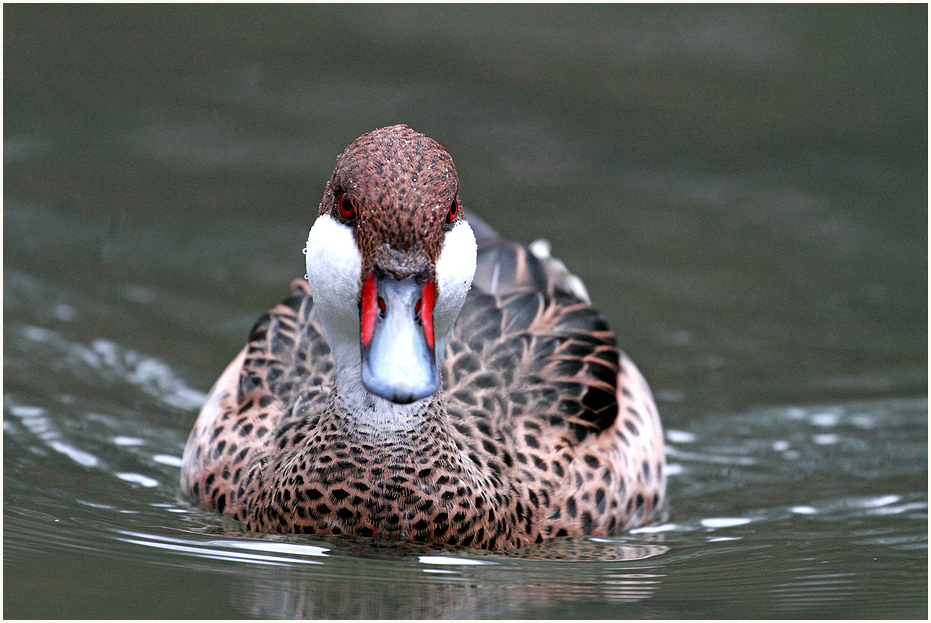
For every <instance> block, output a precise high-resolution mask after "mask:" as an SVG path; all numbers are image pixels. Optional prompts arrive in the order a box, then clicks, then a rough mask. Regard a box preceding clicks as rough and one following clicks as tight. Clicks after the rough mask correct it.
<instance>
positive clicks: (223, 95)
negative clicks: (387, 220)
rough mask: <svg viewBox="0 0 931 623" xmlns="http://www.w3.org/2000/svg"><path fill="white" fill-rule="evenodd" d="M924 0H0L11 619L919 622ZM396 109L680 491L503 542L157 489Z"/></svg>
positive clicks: (923, 575) (922, 586)
mask: <svg viewBox="0 0 931 623" xmlns="http://www.w3.org/2000/svg"><path fill="white" fill-rule="evenodd" d="M926 26H927V8H926V7H924V6H887V7H857V8H851V7H783V8H780V7H756V6H747V7H697V6H696V7H684V8H683V7H676V8H664V7H652V6H643V7H607V6H605V7H571V8H568V7H543V8H531V9H528V8H525V7H465V6H462V7H459V6H449V7H416V6H412V7H401V8H398V7H318V6H309V7H285V8H283V7H269V8H265V7H250V8H248V9H247V8H243V7H221V8H206V7H167V8H163V7H145V6H140V7H103V8H96V7H87V6H82V7H42V6H27V5H21V6H13V7H9V6H7V7H5V8H4V57H5V63H4V93H5V98H4V232H3V235H4V274H3V292H4V301H3V307H4V328H3V337H4V399H3V408H4V419H3V423H4V436H3V447H4V454H3V466H4V470H3V477H4V493H3V496H4V497H3V501H4V515H3V516H4V519H3V528H4V614H5V615H6V616H7V617H83V618H87V617H113V618H116V617H143V616H144V617H185V618H187V617H211V618H231V617H236V618H241V617H253V616H256V617H288V616H304V617H331V618H332V617H344V618H355V617H368V618H381V617H387V618H392V617H418V618H445V617H460V618H482V617H514V618H533V617H548V618H560V617H569V618H574V617H589V618H599V617H610V618H623V617H661V618H678V617H730V618H741V617H770V616H772V617H780V618H789V617H805V618H809V617H843V618H848V617H855V618H864V617H909V618H911V617H914V618H926V617H927V589H928V584H927V577H928V576H927V535H928V530H927V528H928V523H927V522H928V519H927V500H928V496H927V491H928V479H927V473H928V459H927V457H928V453H927V449H928V433H927V431H928V403H927V344H928V334H927V117H926V114H927V113H926V111H927V106H926V104H927V102H926V97H927V81H926V80H927V78H926V77H927V30H926ZM397 122H406V123H408V124H410V125H411V126H412V127H414V128H415V129H418V130H420V131H423V132H426V133H428V134H429V135H431V136H433V137H434V138H436V139H437V140H439V141H440V142H441V143H442V144H444V146H446V147H447V148H448V149H449V150H450V152H451V153H452V155H453V157H454V158H455V160H456V163H457V167H458V169H459V173H460V178H461V179H462V183H463V190H462V197H463V200H464V202H465V204H466V206H467V207H469V208H470V209H473V210H475V211H476V212H478V213H479V214H481V215H482V216H483V217H485V218H486V219H487V220H488V221H489V222H491V223H492V224H493V225H495V226H496V227H497V228H498V229H499V230H500V231H501V232H502V233H503V234H505V235H506V236H508V237H510V238H514V239H518V240H522V241H525V242H529V241H530V240H532V239H534V238H536V237H546V238H548V239H549V240H550V241H551V242H552V243H553V249H554V253H555V254H556V255H557V256H558V257H561V258H562V259H563V260H565V261H566V262H567V264H568V265H569V266H570V268H572V270H573V271H575V272H577V273H578V274H580V275H581V276H582V277H583V279H584V280H585V281H586V284H587V285H588V288H589V291H590V292H591V293H592V297H593V300H594V301H595V303H596V304H597V305H598V306H599V307H600V308H601V309H603V310H604V311H605V312H606V315H607V316H608V318H609V321H610V322H611V324H612V326H613V327H614V328H615V329H616V330H617V333H618V336H619V339H620V341H621V343H622V345H623V347H624V348H625V350H627V351H628V352H629V353H630V354H631V356H632V357H633V358H634V359H635V361H637V363H638V365H639V366H640V367H641V369H642V370H643V371H644V373H645V375H646V376H647V378H648V379H649V380H650V382H651V384H652V385H653V388H654V390H655V392H656V395H657V399H658V402H659V407H660V411H661V413H662V415H663V418H664V423H665V426H666V432H667V440H668V447H669V451H668V459H669V465H670V480H669V491H670V499H671V512H670V516H669V518H668V521H666V522H665V523H663V524H662V525H659V526H654V527H650V528H648V529H643V530H637V531H634V532H633V533H631V534H627V535H624V536H622V537H619V538H614V539H595V538H591V539H563V540H558V541H556V542H553V543H549V544H546V545H545V546H543V547H539V548H533V549H530V550H523V551H520V552H511V553H481V552H473V551H469V550H437V549H432V548H412V547H399V546H397V545H391V544H376V543H371V542H367V541H349V540H346V539H322V538H293V537H274V536H260V535H249V534H244V533H242V532H240V531H239V530H238V529H237V528H236V527H235V526H230V525H228V524H226V523H224V521H223V520H222V519H220V518H218V517H216V516H214V515H212V514H210V513H206V512H201V511H195V510H193V509H191V508H189V507H188V506H186V505H185V504H184V503H183V502H181V501H179V499H178V498H177V480H178V475H179V467H178V465H179V460H180V455H181V451H182V448H183V444H184V441H185V439H186V437H187V434H188V432H189V430H190V428H191V425H192V424H193V420H194V417H195V415H196V412H197V409H198V407H199V405H200V403H201V401H202V400H203V397H204V393H205V392H206V391H207V389H208V388H209V387H210V385H211V383H212V382H213V381H214V380H215V379H216V377H217V376H218V375H219V373H220V371H221V370H222V369H223V367H224V366H225V365H226V363H227V362H228V361H229V360H230V359H231V358H232V357H233V356H234V355H235V353H236V352H237V351H238V349H239V348H240V347H241V346H242V344H243V342H244V340H245V336H246V333H247V331H248V329H249V327H250V325H251V323H252V322H253V321H254V320H255V318H256V317H257V316H258V315H259V314H260V313H261V312H262V311H264V310H265V309H267V308H268V307H270V306H271V305H272V304H274V303H275V302H277V301H278V300H279V299H281V298H283V296H284V295H285V293H286V288H287V284H288V283H289V281H290V279H291V278H292V277H294V276H296V275H299V274H301V273H302V272H303V267H302V261H303V256H302V255H301V249H302V248H303V244H304V241H305V240H306V235H307V230H308V228H309V226H310V224H311V222H312V219H313V212H314V210H315V208H316V205H317V203H318V202H319V198H320V195H321V194H322V190H323V185H324V183H325V182H326V180H327V179H328V177H329V174H330V171H331V169H332V165H333V162H334V159H335V156H336V154H338V153H339V151H340V150H341V149H342V148H343V147H345V145H346V144H348V143H349V142H350V141H351V140H353V139H354V138H355V137H356V136H358V135H359V134H361V133H363V132H365V131H367V130H369V129H372V128H374V127H378V126H383V125H388V124H391V123H397Z"/></svg>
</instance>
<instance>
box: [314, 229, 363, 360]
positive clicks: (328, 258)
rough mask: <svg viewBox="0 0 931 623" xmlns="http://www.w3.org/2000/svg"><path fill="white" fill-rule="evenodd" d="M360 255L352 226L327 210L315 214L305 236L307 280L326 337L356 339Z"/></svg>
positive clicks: (339, 339) (356, 345) (331, 338)
mask: <svg viewBox="0 0 931 623" xmlns="http://www.w3.org/2000/svg"><path fill="white" fill-rule="evenodd" d="M361 272H362V256H361V255H359V250H358V249H357V248H356V241H355V238H354V237H353V235H352V228H350V227H348V226H347V225H343V224H342V223H340V222H338V221H336V219H334V218H333V217H331V216H330V215H328V214H323V215H320V216H319V217H317V221H316V222H315V223H314V226H313V227H312V228H311V229H310V235H309V236H308V237H307V282H308V283H309V284H310V291H311V293H312V294H313V296H314V305H315V306H316V308H317V311H318V313H319V314H320V319H321V320H322V321H323V324H324V327H325V329H326V332H327V341H328V342H329V343H330V347H331V348H333V347H334V346H335V345H336V344H335V342H338V341H342V340H347V339H348V340H351V341H354V342H355V347H356V348H358V347H359V345H358V341H359V311H358V301H359V279H360V274H361Z"/></svg>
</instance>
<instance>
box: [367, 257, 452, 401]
mask: <svg viewBox="0 0 931 623" xmlns="http://www.w3.org/2000/svg"><path fill="white" fill-rule="evenodd" d="M434 294H435V289H434V285H433V283H432V282H430V281H424V280H423V279H420V278H417V277H407V278H405V279H400V280H398V279H395V278H394V277H392V276H391V275H378V274H374V273H373V274H370V275H369V276H368V277H367V278H366V279H365V281H364V282H363V284H362V300H361V302H360V314H359V315H360V321H361V338H362V384H363V385H364V386H365V388H366V389H367V390H368V391H370V392H372V393H373V394H376V395H378V396H381V397H382V398H385V399H387V400H390V401H392V402H396V403H399V404H407V403H411V402H414V401H415V400H420V399H421V398H426V397H427V396H431V395H433V394H435V393H436V392H437V390H438V389H439V388H440V374H439V370H438V369H437V366H436V354H435V352H434V339H433V299H434Z"/></svg>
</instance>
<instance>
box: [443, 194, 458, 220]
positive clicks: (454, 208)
mask: <svg viewBox="0 0 931 623" xmlns="http://www.w3.org/2000/svg"><path fill="white" fill-rule="evenodd" d="M458 216H459V200H458V199H453V203H452V205H450V206H449V212H447V213H446V222H447V223H452V222H453V221H455V220H456V218H457V217H458Z"/></svg>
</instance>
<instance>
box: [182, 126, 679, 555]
mask: <svg viewBox="0 0 931 623" xmlns="http://www.w3.org/2000/svg"><path fill="white" fill-rule="evenodd" d="M470 224H471V226H470ZM307 265H308V275H307V276H308V279H307V280H304V279H298V280H295V281H294V282H293V283H292V285H291V293H290V296H289V297H288V298H287V299H286V300H285V301H283V302H282V303H280V304H279V305H277V306H276V307H274V308H273V309H271V310H270V311H269V312H268V313H267V314H265V315H263V316H262V317H261V318H260V319H259V321H258V322H257V323H256V325H255V326H254V327H253V329H252V332H251V334H250V337H249V343H248V344H247V346H246V347H245V348H244V349H243V350H242V351H241V352H240V353H239V355H238V356H237V357H236V358H235V359H234V360H233V362H232V363H231V364H230V365H229V366H228V367H227V369H226V371H225V372H224V373H223V374H222V375H221V377H220V379H219V380H218V381H217V383H216V384H215V385H214V387H213V389H212V390H211V392H210V394H209V396H208V399H207V402H206V404H205V405H204V407H203V409H202V410H201V413H200V415H199V417H198V419H197V422H196V423H195V426H194V429H193V431H192V432H191V435H190V437H189V440H188V443H187V446H186V448H185V451H184V457H183V463H182V474H181V489H182V492H183V494H184V495H185V496H186V497H187V498H188V499H190V501H191V502H192V503H193V504H195V505H197V506H201V507H205V508H209V509H214V510H217V511H219V512H221V513H224V514H226V515H228V516H230V517H232V518H234V519H236V520H238V521H240V522H242V523H243V524H245V526H246V527H247V528H248V529H249V530H253V531H260V532H276V533H312V534H354V535H360V536H369V537H375V538H382V539H396V540H404V541H421V542H428V543H437V544H445V545H454V546H455V545H458V546H470V547H477V548H483V549H494V550H497V549H508V548H514V547H522V546H527V545H531V544H534V543H540V542H542V541H543V540H544V539H548V538H551V537H558V536H572V535H601V536H610V535H615V534H618V533H619V532H621V531H623V530H625V529H629V528H631V527H634V526H637V525H641V524H643V523H647V522H649V521H651V520H653V519H655V518H656V517H657V516H658V515H659V514H660V513H661V512H662V510H663V507H664V495H665V462H664V447H663V438H662V430H661V425H660V420H659V415H658V413H657V411H656V406H655V403H654V400H653V397H652V394H651V393H650V390H649V387H648V386H647V383H646V381H645V380H644V379H643V377H642V376H641V374H640V372H639V371H638V370H637V368H636V367H635V366H634V364H633V362H631V361H630V359H629V358H627V357H626V355H624V354H623V353H622V352H621V351H620V350H619V349H618V348H617V346H616V344H615V340H614V335H613V333H612V332H611V331H610V330H609V328H608V326H607V324H606V323H605V321H604V318H603V317H602V315H601V314H600V313H599V312H597V311H596V310H595V309H594V308H593V307H592V306H591V305H590V304H589V302H588V300H587V294H586V293H585V291H584V286H582V285H581V282H580V281H579V280H578V279H577V278H576V277H574V276H573V275H571V274H569V272H568V271H567V270H566V269H565V267H564V266H563V265H562V264H561V263H560V262H559V261H558V260H555V259H553V258H551V257H549V256H548V254H547V253H546V252H544V251H542V250H541V249H539V248H538V249H535V252H532V251H531V250H530V249H528V248H527V247H523V246H521V245H517V244H515V243H511V242H507V241H504V240H502V239H501V238H500V237H498V235H497V234H496V233H495V232H493V231H492V230H491V228H490V227H488V226H487V225H486V224H485V223H483V222H482V221H481V220H479V219H478V218H477V217H475V216H473V215H470V216H468V217H466V216H465V214H464V212H463V211H462V210H461V203H460V200H459V198H458V179H457V178H456V175H455V169H454V168H453V167H452V161H451V159H449V156H448V154H446V152H445V151H444V150H442V148H441V147H440V146H439V145H438V144H436V143H435V142H434V141H432V140H431V139H428V138H426V137H425V136H423V135H421V134H417V133H415V132H413V131H412V130H410V129H409V128H407V127H406V126H393V127H390V128H384V129H381V130H376V131H374V132H371V133H369V134H366V135H364V136H363V137H361V138H360V139H358V140H357V141H356V142H354V143H353V144H352V145H350V147H349V148H347V150H346V151H345V152H343V154H342V155H341V156H340V158H339V159H338V161H337V167H336V170H335V171H334V176H333V178H332V179H331V181H330V183H329V184H328V185H327V191H326V193H325V195H324V201H323V203H322V204H321V207H320V213H319V216H318V218H317V222H316V223H315V225H314V227H313V229H312V230H311V235H310V237H309V239H308V248H307ZM308 281H309V283H308ZM470 286H471V287H470Z"/></svg>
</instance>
